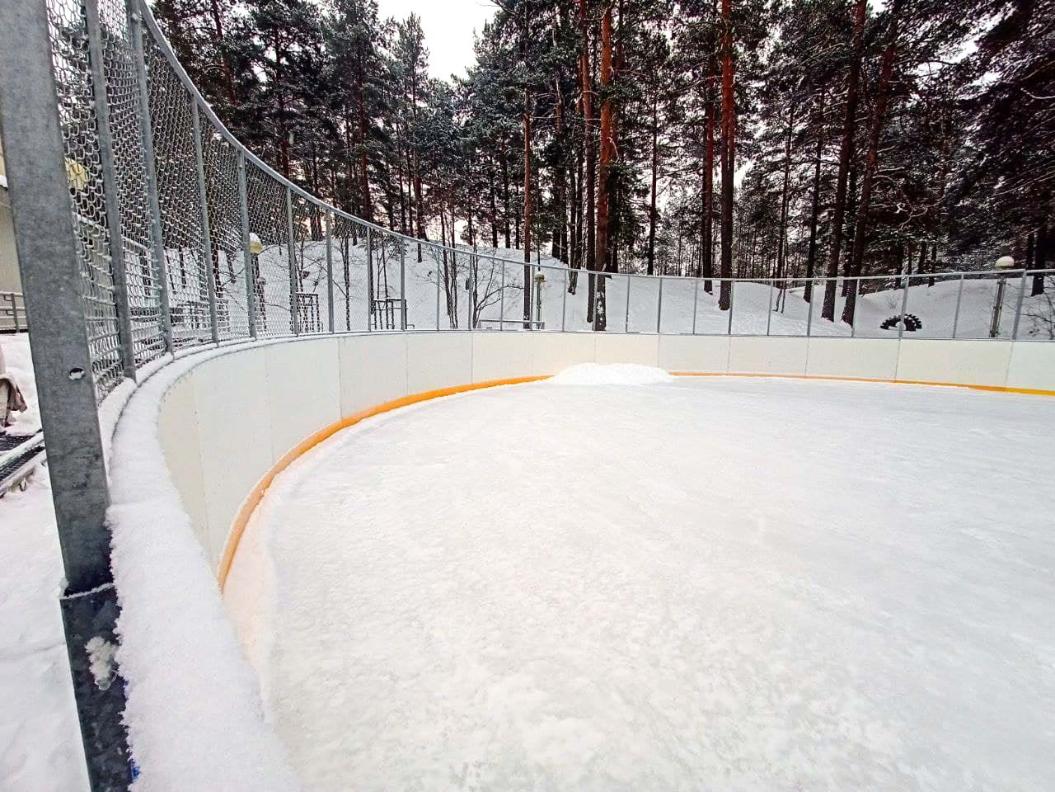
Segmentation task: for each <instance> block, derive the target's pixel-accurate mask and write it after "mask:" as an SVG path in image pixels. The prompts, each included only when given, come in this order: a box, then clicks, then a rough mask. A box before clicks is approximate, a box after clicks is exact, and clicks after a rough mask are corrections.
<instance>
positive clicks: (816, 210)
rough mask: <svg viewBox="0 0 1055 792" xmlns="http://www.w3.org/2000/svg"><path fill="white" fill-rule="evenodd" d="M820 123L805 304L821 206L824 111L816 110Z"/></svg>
mask: <svg viewBox="0 0 1055 792" xmlns="http://www.w3.org/2000/svg"><path fill="white" fill-rule="evenodd" d="M818 116H819V117H820V119H821V123H820V124H818V127H817V148H816V151H815V152H814V157H813V196H812V197H811V199H810V241H809V250H808V252H807V253H806V287H805V289H803V292H802V297H803V299H804V300H805V301H806V302H810V301H811V300H812V299H813V276H814V273H815V271H816V265H817V222H818V217H819V215H820V206H821V155H822V154H823V153H824V123H823V117H824V111H823V109H819V110H818Z"/></svg>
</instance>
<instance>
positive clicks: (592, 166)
mask: <svg viewBox="0 0 1055 792" xmlns="http://www.w3.org/2000/svg"><path fill="white" fill-rule="evenodd" d="M586 6H587V0H579V38H580V41H579V45H580V50H579V80H580V82H581V91H582V94H581V100H580V101H581V103H582V130H583V148H584V149H585V157H586V180H585V181H586V216H585V217H584V219H583V227H584V228H585V230H586V251H585V263H586V267H587V268H588V269H593V267H594V260H595V258H596V244H597V236H596V234H597V229H596V226H595V225H594V222H595V219H594V214H595V205H596V204H595V201H596V192H595V191H596V184H597V154H596V152H595V151H594V145H593V66H592V64H591V63H590V51H591V43H590V21H589V17H588V15H587V11H586ZM595 285H596V283H595V279H594V277H593V276H592V275H591V276H590V278H589V288H588V294H587V307H586V321H587V322H591V323H592V322H593V321H594V312H593V309H594V287H595Z"/></svg>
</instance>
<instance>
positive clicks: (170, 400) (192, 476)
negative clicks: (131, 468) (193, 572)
mask: <svg viewBox="0 0 1055 792" xmlns="http://www.w3.org/2000/svg"><path fill="white" fill-rule="evenodd" d="M195 371H196V369H192V370H191V371H190V372H188V373H187V375H186V376H183V377H180V379H178V380H176V382H175V383H174V384H173V385H172V387H171V388H169V390H168V393H166V394H165V397H164V399H162V402H161V409H160V411H159V413H158V440H159V441H160V443H161V453H162V454H164V456H165V465H166V466H167V467H168V471H169V479H170V480H171V481H172V483H173V485H174V486H175V487H176V491H177V492H179V495H180V500H181V501H182V502H183V508H184V510H185V511H186V512H187V516H188V517H190V519H191V525H193V526H194V529H195V531H196V532H197V534H198V541H199V542H200V543H201V544H202V546H203V547H205V546H208V545H209V544H210V540H209V538H208V531H207V530H206V529H207V526H208V518H207V510H206V506H205V486H204V480H203V478H202V469H201V464H202V463H201V459H202V456H201V442H200V440H199V437H198V423H199V418H198V408H197V405H196V404H195V398H194V373H195Z"/></svg>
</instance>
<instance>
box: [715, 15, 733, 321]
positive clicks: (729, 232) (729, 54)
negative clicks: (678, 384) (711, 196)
mask: <svg viewBox="0 0 1055 792" xmlns="http://www.w3.org/2000/svg"><path fill="white" fill-rule="evenodd" d="M733 76H734V75H733V18H732V0H722V264H721V266H722V278H724V279H726V280H723V281H722V287H721V291H720V296H719V298H718V307H719V308H720V309H721V310H723V311H728V310H729V306H730V304H731V294H732V284H731V283H730V282H729V280H728V278H731V277H732V274H733V174H734V173H735V171H736V104H735V101H734V98H733Z"/></svg>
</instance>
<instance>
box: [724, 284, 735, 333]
mask: <svg viewBox="0 0 1055 792" xmlns="http://www.w3.org/2000/svg"><path fill="white" fill-rule="evenodd" d="M735 287H736V281H735V280H733V279H732V278H730V279H729V327H728V328H727V329H726V335H732V334H733V290H734V288H735Z"/></svg>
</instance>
